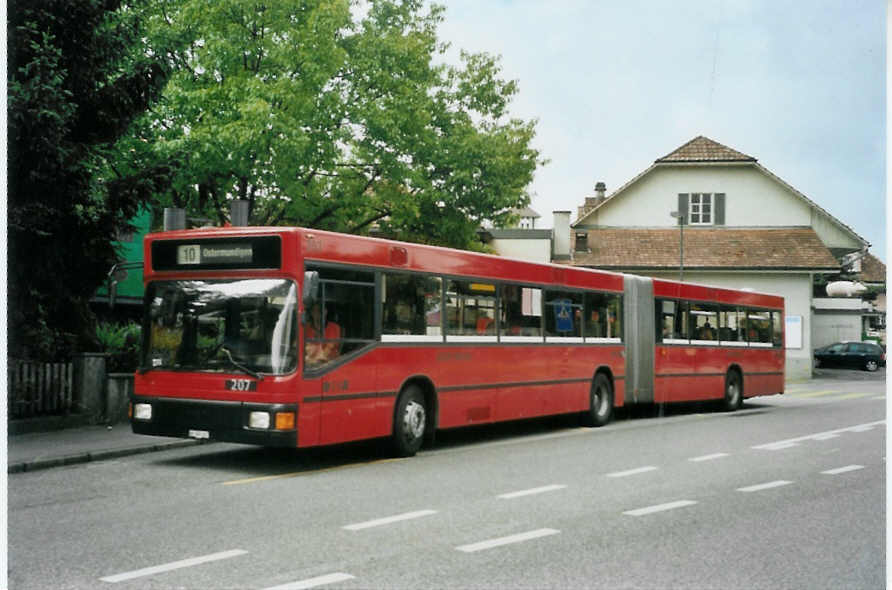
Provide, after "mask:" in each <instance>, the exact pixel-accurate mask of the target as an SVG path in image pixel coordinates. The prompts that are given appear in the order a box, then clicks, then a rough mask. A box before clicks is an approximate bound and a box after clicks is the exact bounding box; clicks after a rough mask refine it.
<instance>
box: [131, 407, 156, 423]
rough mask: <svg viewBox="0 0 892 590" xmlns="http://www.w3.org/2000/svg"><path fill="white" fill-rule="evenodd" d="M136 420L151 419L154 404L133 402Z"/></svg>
mask: <svg viewBox="0 0 892 590" xmlns="http://www.w3.org/2000/svg"><path fill="white" fill-rule="evenodd" d="M133 419H134V420H151V419H152V404H133Z"/></svg>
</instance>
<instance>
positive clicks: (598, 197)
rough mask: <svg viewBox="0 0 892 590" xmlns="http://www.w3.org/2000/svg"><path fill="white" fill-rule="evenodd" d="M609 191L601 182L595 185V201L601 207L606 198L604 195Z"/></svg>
mask: <svg viewBox="0 0 892 590" xmlns="http://www.w3.org/2000/svg"><path fill="white" fill-rule="evenodd" d="M606 191H607V185H606V184H604V183H603V182H601V181H598V183H597V184H595V201H596V202H597V203H598V204H599V205H600V204H601V203H603V202H604V199H605V198H606V197H605V196H604V193H605V192H606Z"/></svg>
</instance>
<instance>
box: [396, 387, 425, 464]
mask: <svg viewBox="0 0 892 590" xmlns="http://www.w3.org/2000/svg"><path fill="white" fill-rule="evenodd" d="M428 415H429V413H428V408H427V406H426V405H425V402H424V393H423V392H422V391H421V389H420V388H419V387H418V386H417V385H410V386H408V387H407V388H406V389H405V390H403V393H402V394H400V397H399V399H398V400H397V402H396V410H395V412H394V417H393V418H394V420H393V452H394V454H395V455H396V456H397V457H412V456H413V455H415V453H417V452H418V449H420V448H421V445H422V443H423V442H424V433H425V431H426V430H427V428H428Z"/></svg>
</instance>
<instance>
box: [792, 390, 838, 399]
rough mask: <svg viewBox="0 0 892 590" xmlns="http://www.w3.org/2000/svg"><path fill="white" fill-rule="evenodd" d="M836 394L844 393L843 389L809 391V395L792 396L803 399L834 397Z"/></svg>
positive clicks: (798, 394) (795, 394) (797, 394)
mask: <svg viewBox="0 0 892 590" xmlns="http://www.w3.org/2000/svg"><path fill="white" fill-rule="evenodd" d="M834 393H842V390H841V389H826V390H824V391H809V392H808V393H798V392H797V393H794V394H791V395H792V397H802V398H810V397H823V396H825V395H832V394H834Z"/></svg>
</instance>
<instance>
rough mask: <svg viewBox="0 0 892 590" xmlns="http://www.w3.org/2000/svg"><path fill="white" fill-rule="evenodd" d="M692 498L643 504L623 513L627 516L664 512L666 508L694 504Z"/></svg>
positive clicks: (670, 508)
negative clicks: (648, 504) (649, 504)
mask: <svg viewBox="0 0 892 590" xmlns="http://www.w3.org/2000/svg"><path fill="white" fill-rule="evenodd" d="M696 503H697V502H695V501H694V500H678V501H676V502H666V503H665V504H657V505H656V506H645V507H644V508H636V509H635V510H626V511H625V512H623V514H628V515H629V516H644V515H645V514H653V513H654V512H664V511H666V510H674V509H676V508H684V507H685V506H691V505H693V504H696Z"/></svg>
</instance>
